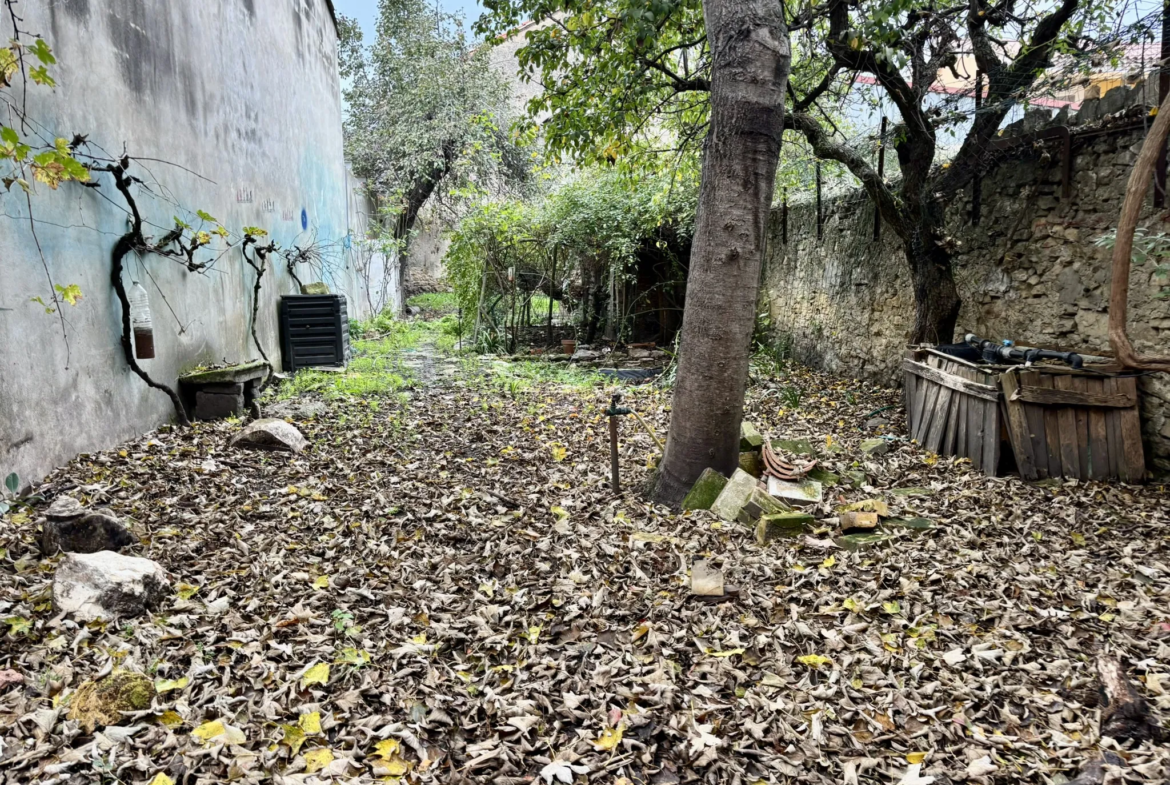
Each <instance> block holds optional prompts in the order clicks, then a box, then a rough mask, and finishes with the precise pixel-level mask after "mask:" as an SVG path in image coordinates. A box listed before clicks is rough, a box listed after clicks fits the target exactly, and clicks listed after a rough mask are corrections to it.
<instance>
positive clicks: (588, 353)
mask: <svg viewBox="0 0 1170 785" xmlns="http://www.w3.org/2000/svg"><path fill="white" fill-rule="evenodd" d="M569 359H571V360H572V361H573V362H575V363H579V362H590V361H593V360H600V359H601V352H595V351H593V350H592V349H578V350H577V351H575V352H573V356H572V357H571V358H569Z"/></svg>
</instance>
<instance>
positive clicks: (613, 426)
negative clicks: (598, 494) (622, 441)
mask: <svg viewBox="0 0 1170 785" xmlns="http://www.w3.org/2000/svg"><path fill="white" fill-rule="evenodd" d="M617 418H618V416H617V415H616V414H611V415H610V416H609V478H610V483H611V485H612V487H613V492H614V493H621V492H622V484H621V480H620V478H619V477H618V423H617Z"/></svg>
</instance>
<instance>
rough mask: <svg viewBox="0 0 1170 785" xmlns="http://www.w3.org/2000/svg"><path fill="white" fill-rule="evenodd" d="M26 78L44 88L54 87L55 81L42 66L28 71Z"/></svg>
mask: <svg viewBox="0 0 1170 785" xmlns="http://www.w3.org/2000/svg"><path fill="white" fill-rule="evenodd" d="M28 77H29V79H32V80H33V81H34V82H36V83H37V84H39V85H44V86H45V87H56V86H57V80H56V79H54V78H53V77H51V76H49V72H48V70H46V69H45V67H44V66H43V65H38V66H36V67H35V68H30V69H28Z"/></svg>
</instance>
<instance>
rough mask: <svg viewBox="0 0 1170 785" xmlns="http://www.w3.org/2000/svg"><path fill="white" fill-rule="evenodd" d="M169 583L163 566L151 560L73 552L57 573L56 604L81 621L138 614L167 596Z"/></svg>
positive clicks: (100, 552)
mask: <svg viewBox="0 0 1170 785" xmlns="http://www.w3.org/2000/svg"><path fill="white" fill-rule="evenodd" d="M167 586H168V581H167V576H166V573H165V572H163V568H162V566H161V565H159V564H158V563H157V562H153V561H151V560H150V559H142V558H139V557H137V556H122V555H120V554H117V553H114V552H113V551H98V552H97V553H84V554H83V553H70V554H66V556H65V558H64V559H62V560H61V563H60V564H59V565H58V566H57V573H56V574H55V575H54V576H53V606H54V607H55V608H56V610H57V611H58V612H60V613H68V614H71V615H72V616H73V617H74V618H76V619H77V620H78V621H94V620H96V619H112V618H114V617H131V616H138V615H141V614H143V613H145V612H146V611H147V609H148V608H149V607H150V606H151V605H154V604H155V603H157V602H158V601H159V600H161V599H162V598H163V595H164V594H165V593H166V591H167Z"/></svg>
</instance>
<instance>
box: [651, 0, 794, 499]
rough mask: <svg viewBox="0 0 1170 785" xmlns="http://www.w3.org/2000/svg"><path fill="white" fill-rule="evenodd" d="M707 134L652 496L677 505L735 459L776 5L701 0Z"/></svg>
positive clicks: (767, 137) (769, 156)
mask: <svg viewBox="0 0 1170 785" xmlns="http://www.w3.org/2000/svg"><path fill="white" fill-rule="evenodd" d="M703 15H704V17H705V19H706V23H707V37H708V40H709V41H710V45H711V53H712V58H713V59H712V68H711V128H710V131H709V133H708V136H707V140H706V143H705V146H704V151H703V177H702V184H701V186H700V190H699V210H698V215H697V217H696V220H695V236H694V241H693V245H692V247H691V263H690V273H689V276H688V279H687V299H686V308H685V311H684V314H683V329H682V342H681V344H680V355H681V356H680V359H679V367H678V378H677V382H676V384H675V390H674V401H673V406H672V413H671V417H670V433H669V436H668V438H667V444H666V455H665V457H664V458H663V461H662V466H661V468H660V470H659V472H658V478H657V484H656V487H655V491H654V497H655V499H656V500H657V501H659V502H663V503H666V504H670V505H672V506H674V505H677V504H678V503H679V502H680V501H681V500H682V497H683V496H684V495H685V494H686V492H687V491H688V490H689V489H690V486H691V484H692V483H694V481H695V480H696V479H697V478H698V476H699V475H700V474H701V473H702V472H703V469H705V468H707V467H713V468H715V469H717V470H719V471H721V472H723V473H725V474H730V473H731V472H732V471H734V470H735V467H736V466H737V465H738V462H739V426H740V420H741V418H742V417H743V397H744V388H745V385H746V383H747V369H748V353H749V351H750V349H751V337H752V327H753V326H754V324H755V314H756V295H757V293H758V290H759V285H760V264H761V261H762V259H763V252H764V236H765V231H766V227H767V222H768V213H769V210H770V209H771V205H772V192H773V186H774V182H775V178H776V162H777V159H778V158H779V155H780V137H781V130H782V128H783V120H784V90H785V86H786V85H787V82H788V70H789V58H790V54H789V45H788V29H787V27H786V25H785V22H784V16H783V9H782V6H781V3H778V2H776V0H746V2H744V1H743V0H740V2H736V1H735V0H704V2H703Z"/></svg>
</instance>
